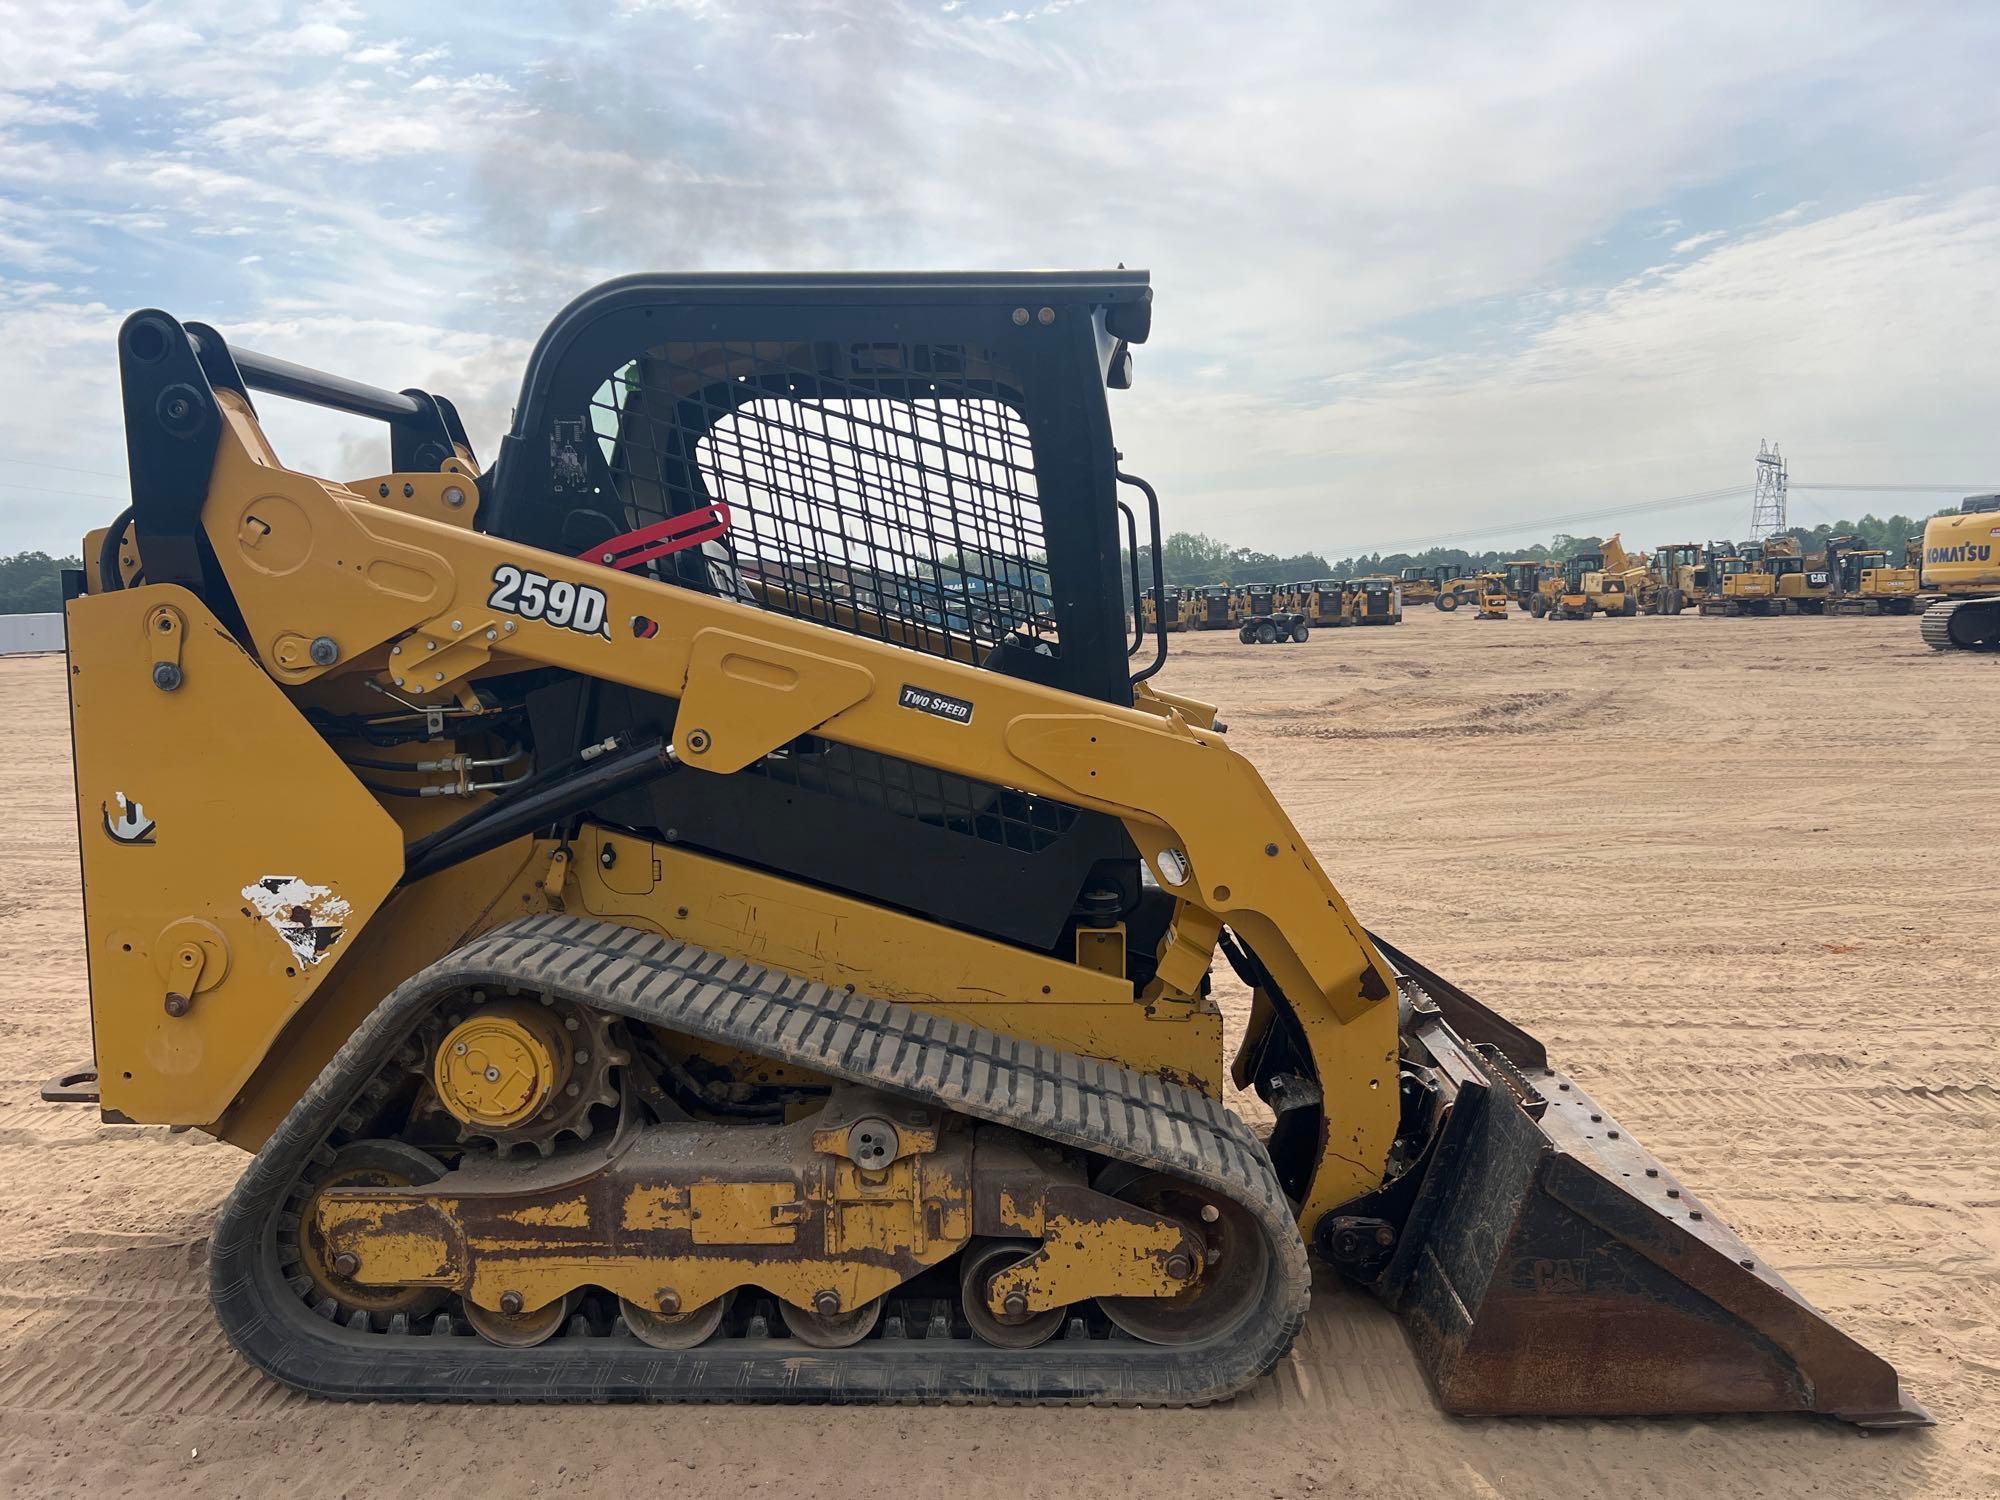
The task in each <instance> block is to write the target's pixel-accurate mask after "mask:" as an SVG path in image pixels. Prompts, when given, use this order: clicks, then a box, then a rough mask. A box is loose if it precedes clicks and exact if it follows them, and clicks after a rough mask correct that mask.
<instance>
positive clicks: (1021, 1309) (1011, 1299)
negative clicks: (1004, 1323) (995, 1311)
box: [1000, 1292, 1028, 1318]
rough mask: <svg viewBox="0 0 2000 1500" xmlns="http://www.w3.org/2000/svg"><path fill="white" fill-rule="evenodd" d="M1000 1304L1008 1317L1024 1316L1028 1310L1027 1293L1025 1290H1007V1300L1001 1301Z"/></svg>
mask: <svg viewBox="0 0 2000 1500" xmlns="http://www.w3.org/2000/svg"><path fill="white" fill-rule="evenodd" d="M1000 1306H1001V1308H1002V1310H1003V1311H1005V1313H1006V1314H1007V1316H1008V1317H1010V1318H1020V1317H1026V1316H1027V1312H1028V1294H1027V1293H1026V1292H1009V1293H1008V1294H1007V1300H1006V1301H1004V1302H1002V1303H1001V1304H1000Z"/></svg>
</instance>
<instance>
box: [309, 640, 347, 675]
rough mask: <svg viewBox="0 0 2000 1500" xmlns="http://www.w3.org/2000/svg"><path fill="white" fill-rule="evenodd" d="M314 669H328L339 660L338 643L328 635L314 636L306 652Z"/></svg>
mask: <svg viewBox="0 0 2000 1500" xmlns="http://www.w3.org/2000/svg"><path fill="white" fill-rule="evenodd" d="M306 654H307V655H309V656H310V657H312V660H313V665H314V666H316V667H330V666H332V665H333V664H334V663H335V662H337V661H339V660H340V643H339V642H338V641H336V640H335V639H334V638H333V637H332V636H330V635H316V636H314V637H313V643H312V645H311V646H309V647H308V648H307V650H306Z"/></svg>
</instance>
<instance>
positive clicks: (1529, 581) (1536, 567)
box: [1506, 557, 1548, 609]
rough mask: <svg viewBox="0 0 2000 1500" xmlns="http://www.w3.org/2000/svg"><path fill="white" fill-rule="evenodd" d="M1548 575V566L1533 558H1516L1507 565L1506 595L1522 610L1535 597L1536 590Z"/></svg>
mask: <svg viewBox="0 0 2000 1500" xmlns="http://www.w3.org/2000/svg"><path fill="white" fill-rule="evenodd" d="M1547 575H1548V564H1547V563H1544V562H1540V561H1537V560H1536V559H1534V558H1527V557H1524V558H1517V559H1515V560H1514V561H1513V562H1510V563H1508V564H1507V572H1506V579H1507V593H1508V596H1509V597H1510V598H1512V599H1513V601H1514V602H1515V603H1516V604H1517V605H1519V606H1520V607H1521V608H1522V609H1526V608H1527V607H1528V601H1529V600H1530V599H1532V598H1533V597H1534V595H1535V590H1536V588H1537V587H1538V586H1539V585H1540V584H1541V581H1542V579H1543V578H1545V577H1546V576H1547Z"/></svg>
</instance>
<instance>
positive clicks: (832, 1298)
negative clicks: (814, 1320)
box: [813, 1291, 840, 1318]
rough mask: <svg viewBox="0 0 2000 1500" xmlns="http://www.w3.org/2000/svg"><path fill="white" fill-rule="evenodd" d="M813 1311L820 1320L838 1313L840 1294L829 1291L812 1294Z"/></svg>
mask: <svg viewBox="0 0 2000 1500" xmlns="http://www.w3.org/2000/svg"><path fill="white" fill-rule="evenodd" d="M813 1311H814V1312H816V1313H818V1314H819V1315H820V1316H821V1317H822V1318H830V1317H832V1316H833V1315H834V1314H835V1313H837V1312H839V1311H840V1293H838V1292H831V1291H828V1292H815V1293H814V1294H813Z"/></svg>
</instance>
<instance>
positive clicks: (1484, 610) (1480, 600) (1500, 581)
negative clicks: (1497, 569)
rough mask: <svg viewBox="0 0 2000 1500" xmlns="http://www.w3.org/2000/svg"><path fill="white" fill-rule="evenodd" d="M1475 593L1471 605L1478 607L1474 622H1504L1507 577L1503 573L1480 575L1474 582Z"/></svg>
mask: <svg viewBox="0 0 2000 1500" xmlns="http://www.w3.org/2000/svg"><path fill="white" fill-rule="evenodd" d="M1473 582H1474V585H1475V588H1476V592H1475V593H1474V594H1473V603H1474V604H1476V605H1477V606H1478V607H1479V613H1477V614H1476V615H1474V616H1473V617H1472V618H1473V619H1475V620H1504V619H1506V618H1507V599H1508V593H1507V575H1506V574H1505V573H1481V574H1479V575H1478V576H1477V577H1476V578H1475V579H1474V580H1473Z"/></svg>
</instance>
